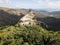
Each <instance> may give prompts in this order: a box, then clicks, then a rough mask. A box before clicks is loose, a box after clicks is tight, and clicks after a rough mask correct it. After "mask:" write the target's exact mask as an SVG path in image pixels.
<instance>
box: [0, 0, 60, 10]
mask: <svg viewBox="0 0 60 45" xmlns="http://www.w3.org/2000/svg"><path fill="white" fill-rule="evenodd" d="M0 7H10V8H26V9H27V8H28V9H29V8H32V9H44V10H60V0H0Z"/></svg>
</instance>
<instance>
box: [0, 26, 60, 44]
mask: <svg viewBox="0 0 60 45" xmlns="http://www.w3.org/2000/svg"><path fill="white" fill-rule="evenodd" d="M0 45H60V31H59V32H53V31H47V30H46V29H44V28H42V27H39V26H37V25H35V26H18V27H17V26H8V27H7V28H2V29H1V30H0Z"/></svg>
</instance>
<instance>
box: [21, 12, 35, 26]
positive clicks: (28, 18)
mask: <svg viewBox="0 0 60 45" xmlns="http://www.w3.org/2000/svg"><path fill="white" fill-rule="evenodd" d="M35 16H36V15H35V13H33V12H32V11H31V12H29V13H28V14H26V15H25V16H23V17H22V18H21V19H20V21H21V23H20V25H27V26H28V25H35V24H36V19H35Z"/></svg>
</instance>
